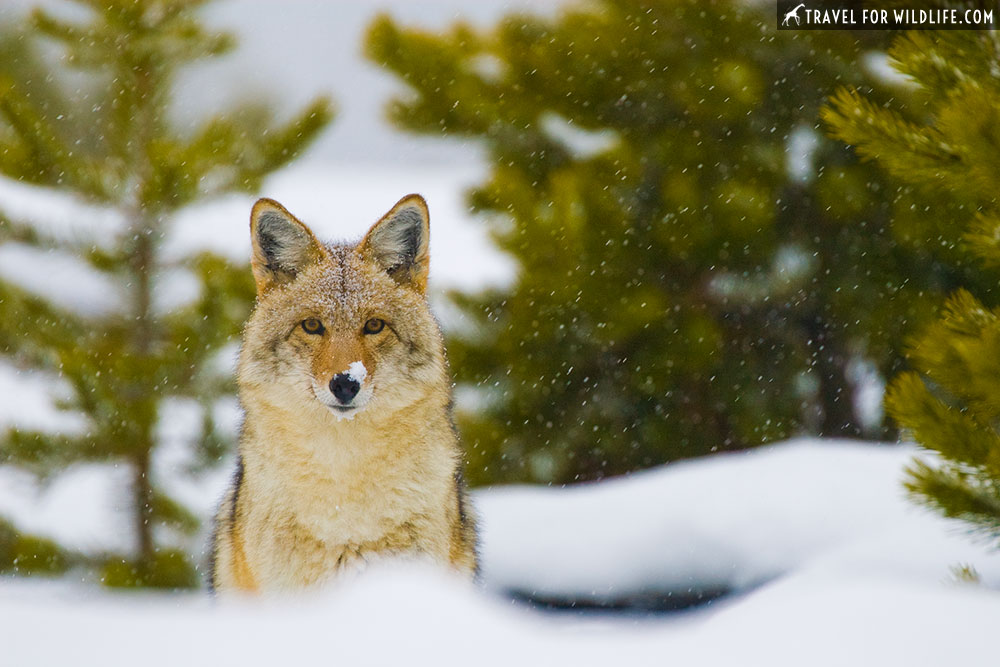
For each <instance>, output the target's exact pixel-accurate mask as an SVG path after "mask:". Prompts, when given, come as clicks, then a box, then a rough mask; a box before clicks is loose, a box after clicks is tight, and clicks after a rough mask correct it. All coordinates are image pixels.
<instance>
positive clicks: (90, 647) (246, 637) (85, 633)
mask: <svg viewBox="0 0 1000 667" xmlns="http://www.w3.org/2000/svg"><path fill="white" fill-rule="evenodd" d="M4 592H5V595H4V596H3V597H2V598H0V627H3V628H4V631H5V632H4V659H5V662H6V663H7V664H12V665H26V664H33V665H61V664H73V665H77V666H80V667H85V666H87V665H94V666H95V667H96V666H98V665H100V666H102V667H103V666H105V665H108V666H114V665H134V664H136V663H137V662H141V664H143V665H146V666H147V667H158V666H161V665H162V666H164V667H175V666H176V665H181V664H190V663H191V662H192V661H196V662H197V663H199V664H239V665H244V666H246V667H253V666H254V665H275V664H289V665H305V664H327V663H331V664H356V665H389V664H406V665H411V664H416V665H422V664H435V665H466V664H470V662H472V663H474V664H476V665H482V666H490V665H512V664H525V662H526V661H527V663H528V664H573V665H616V664H627V665H663V664H683V665H719V666H730V665H769V666H773V667H782V666H785V665H787V666H789V667H801V666H802V665H809V666H810V667H823V666H826V665H830V666H838V667H840V666H842V665H849V664H858V665H907V667H919V666H922V665H926V666H928V667H930V666H939V665H959V664H960V665H966V666H973V665H991V664H994V663H993V662H992V661H993V659H994V656H995V652H994V639H993V634H992V632H993V630H994V626H995V621H996V618H997V617H998V614H1000V600H998V599H997V596H996V595H995V594H993V593H989V592H987V591H984V590H981V589H977V588H974V587H970V586H967V585H945V584H936V585H927V584H924V585H913V586H903V585H899V584H897V583H894V582H880V581H874V580H867V579H864V578H855V579H850V580H833V579H827V578H823V577H808V578H807V577H799V578H791V579H789V580H787V581H784V582H781V583H779V584H775V585H773V586H770V587H768V588H767V589H764V590H762V591H760V592H758V593H757V594H756V595H754V596H751V597H748V598H745V599H742V600H738V601H736V602H734V603H732V604H729V605H719V606H718V608H717V610H716V611H715V612H714V613H700V614H695V615H688V616H682V617H680V618H658V619H655V620H642V621H639V620H636V619H618V620H613V619H609V618H608V617H599V618H593V617H591V618H587V617H565V616H563V617H558V616H557V617H553V616H544V615H541V614H538V613H535V612H529V611H524V610H520V609H518V608H515V607H511V606H510V605H509V604H505V603H503V602H502V601H500V600H497V599H495V598H491V597H489V596H487V595H483V594H482V593H479V592H477V591H475V590H474V589H472V588H471V587H469V586H468V585H466V584H463V583H461V582H458V581H455V580H453V579H452V578H451V577H447V576H445V575H443V574H441V573H439V572H437V571H433V570H430V569H427V568H425V567H420V566H419V565H416V564H415V565H411V566H407V567H402V566H398V567H393V568H377V569H372V570H369V571H368V572H367V573H366V574H365V575H364V576H363V577H360V578H358V579H356V580H354V581H349V582H347V583H345V584H343V585H340V586H335V587H333V588H331V589H330V590H327V591H324V592H322V593H320V594H317V595H306V596H301V597H297V598H287V599H276V600H268V601H265V602H255V601H250V600H239V599H238V600H225V601H221V602H219V603H217V604H211V603H209V601H208V600H207V599H205V598H204V597H201V596H195V595H175V596H165V595H161V596H156V595H149V594H147V595H141V596H137V595H124V594H119V595H110V594H106V595H101V596H97V597H84V596H83V595H82V594H81V593H79V592H74V593H69V594H68V593H66V592H62V593H61V594H58V595H57V594H53V593H52V592H48V591H46V590H44V588H42V589H39V587H38V585H37V584H36V585H34V586H31V587H26V588H23V589H19V588H18V586H16V585H10V586H7V587H5V589H4ZM53 637H58V641H52V638H53Z"/></svg>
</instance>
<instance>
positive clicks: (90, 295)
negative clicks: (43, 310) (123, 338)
mask: <svg viewBox="0 0 1000 667" xmlns="http://www.w3.org/2000/svg"><path fill="white" fill-rule="evenodd" d="M43 267H44V268H43ZM0 279H2V280H4V281H8V282H10V283H13V284H15V285H17V286H18V287H20V288H22V289H24V290H25V291H28V292H31V293H32V294H34V295H36V296H40V297H42V298H44V299H46V300H47V301H49V302H51V303H52V304H54V305H55V306H57V307H59V308H62V309H64V310H67V311H69V312H71V313H76V314H78V315H82V316H84V317H106V316H108V315H114V314H120V313H122V312H124V310H125V297H124V291H123V290H122V289H121V287H120V285H118V284H117V283H116V282H115V281H114V280H112V279H111V278H110V277H109V276H108V275H106V274H102V273H100V272H98V271H97V270H95V269H94V268H93V267H91V266H90V265H89V264H87V263H86V262H85V261H83V260H82V259H80V258H79V257H76V256H74V255H72V254H70V253H67V252H63V251H59V250H47V251H46V250H41V249H39V248H36V247H33V246H31V245H28V244H26V243H20V242H17V241H11V242H7V243H3V244H0Z"/></svg>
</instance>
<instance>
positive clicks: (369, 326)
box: [365, 317, 385, 334]
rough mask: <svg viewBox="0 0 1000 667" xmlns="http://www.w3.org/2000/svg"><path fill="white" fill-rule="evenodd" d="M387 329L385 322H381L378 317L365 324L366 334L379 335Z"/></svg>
mask: <svg viewBox="0 0 1000 667" xmlns="http://www.w3.org/2000/svg"><path fill="white" fill-rule="evenodd" d="M384 328H385V320H380V319H379V318H377V317H373V318H371V319H370V320H368V321H367V322H365V333H366V334H377V333H378V332H379V331H382V329H384Z"/></svg>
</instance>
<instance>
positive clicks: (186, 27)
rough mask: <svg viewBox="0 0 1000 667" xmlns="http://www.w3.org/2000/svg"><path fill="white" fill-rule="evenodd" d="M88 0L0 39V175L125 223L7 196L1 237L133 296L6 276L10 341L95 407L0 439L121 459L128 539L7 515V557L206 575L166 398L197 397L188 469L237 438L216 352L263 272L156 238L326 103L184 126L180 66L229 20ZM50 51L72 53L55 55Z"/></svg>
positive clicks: (28, 461) (57, 452) (234, 184)
mask: <svg viewBox="0 0 1000 667" xmlns="http://www.w3.org/2000/svg"><path fill="white" fill-rule="evenodd" d="M76 4H77V5H79V7H78V9H79V10H81V11H80V12H77V13H74V14H73V16H76V17H82V16H86V17H88V18H87V19H86V20H82V19H79V20H65V19H63V18H62V17H61V16H55V15H52V14H51V13H48V12H46V11H42V10H38V11H35V12H34V14H33V15H32V17H31V21H30V25H28V26H24V27H23V28H22V29H21V30H11V31H9V32H8V33H7V34H6V35H5V36H4V38H3V39H2V40H0V53H2V57H0V173H2V174H3V175H4V176H6V177H8V178H11V179H15V180H18V181H21V182H23V183H30V184H35V185H39V186H45V187H49V188H53V189H56V190H59V191H64V192H68V193H72V194H73V195H75V196H77V197H78V198H81V199H83V200H86V201H88V202H91V203H92V204H95V205H98V206H100V207H104V208H106V209H108V210H110V211H112V212H113V213H114V215H116V216H118V218H120V219H121V220H122V224H121V225H120V226H118V227H114V228H112V226H109V227H108V228H107V229H103V230H100V233H99V236H100V239H99V242H95V240H94V239H86V240H84V239H80V238H75V237H72V236H73V235H68V236H67V235H60V234H53V233H50V232H49V231H45V229H43V228H40V227H39V226H38V225H33V224H31V223H30V222H28V221H25V220H19V219H17V218H16V217H15V216H12V215H8V214H5V213H3V212H0V243H3V244H4V245H3V247H4V248H5V249H7V250H10V249H11V248H14V249H16V252H18V253H20V254H21V255H22V256H24V257H27V258H34V259H33V260H29V261H28V262H27V263H25V262H22V265H25V268H24V269H23V270H24V271H30V272H38V273H40V274H44V272H45V271H46V262H47V261H48V258H51V257H56V256H62V257H66V256H69V257H71V258H74V259H76V260H77V261H79V262H82V263H85V265H86V267H87V268H88V269H89V271H92V272H97V273H98V274H100V276H102V277H103V278H104V279H106V280H107V281H109V282H111V283H113V284H114V285H116V286H117V288H119V292H118V294H119V296H120V297H121V307H120V309H118V310H116V311H115V312H113V313H110V314H108V313H103V314H90V315H86V314H80V313H77V312H73V311H72V310H70V309H67V308H65V307H60V306H59V305H57V304H55V303H52V302H51V301H50V300H46V299H45V298H42V297H41V296H39V295H38V294H37V293H35V292H29V291H26V290H25V289H24V288H23V287H21V286H20V285H19V284H18V283H17V281H0V351H2V353H3V355H4V356H5V357H7V358H8V361H10V362H11V363H13V364H14V365H15V366H17V367H19V368H21V369H23V370H28V369H30V370H33V371H47V372H49V373H50V375H49V377H51V378H52V379H53V380H55V379H60V378H61V381H63V382H66V383H68V385H69V386H70V387H71V392H70V396H68V397H67V400H65V401H64V405H63V407H64V408H65V409H66V410H70V411H76V412H78V413H81V414H82V415H83V416H84V417H85V422H86V425H85V427H83V428H81V429H79V430H78V432H73V433H50V432H28V431H25V430H23V429H19V430H10V431H8V432H7V433H4V434H3V435H2V439H0V462H2V463H5V464H12V465H17V466H21V467H23V468H25V469H27V470H30V471H32V472H34V473H37V474H38V475H39V476H42V477H46V476H51V475H53V474H55V473H57V472H59V471H61V470H64V469H66V468H67V467H69V466H72V465H73V464H75V463H78V462H111V463H114V464H116V465H118V466H120V467H121V466H124V467H125V468H126V469H127V470H128V471H129V476H130V478H131V485H130V487H129V489H128V497H129V499H130V502H129V505H130V508H129V512H130V516H131V520H130V522H131V524H132V526H133V529H132V534H131V535H130V539H131V540H133V541H134V549H133V550H132V551H130V552H128V553H111V552H108V553H105V554H103V555H101V556H99V557H97V558H96V559H95V557H93V556H89V557H87V558H84V557H83V556H81V555H80V554H76V553H71V552H68V551H67V550H65V549H63V548H62V547H60V545H57V544H54V543H52V542H50V541H47V540H43V539H39V538H37V537H33V536H31V535H25V534H22V533H20V532H19V531H18V530H17V529H16V528H15V527H14V526H12V525H10V524H8V523H4V522H0V571H3V570H12V571H15V572H31V571H60V570H62V569H65V568H67V567H72V566H75V565H81V566H84V567H88V568H91V569H93V570H96V571H97V572H98V573H99V576H100V578H101V580H102V581H103V582H104V583H106V584H108V585H118V586H130V585H152V586H169V587H186V586H195V585H197V584H198V575H197V570H196V567H195V565H194V564H193V563H192V562H191V557H190V555H189V549H185V548H183V547H185V546H190V545H186V544H185V542H184V539H185V536H187V535H190V534H192V533H194V532H195V531H196V530H197V528H198V526H199V518H198V517H196V516H194V515H193V514H192V513H191V512H190V511H188V509H187V508H185V507H184V505H183V504H182V503H180V502H178V501H177V500H176V499H174V498H171V497H170V495H169V494H168V493H167V492H166V491H165V490H164V488H163V487H162V485H161V484H160V482H161V480H158V479H157V478H156V476H155V475H154V474H153V471H152V468H151V458H152V457H153V456H154V452H155V450H156V448H157V447H158V446H159V443H158V441H157V438H156V429H157V426H158V421H159V420H160V419H161V418H162V414H161V408H162V406H163V404H164V401H165V400H166V399H170V398H174V399H176V398H187V399H190V400H194V401H197V402H198V403H199V404H200V405H201V407H202V410H201V411H202V421H203V428H202V435H201V438H200V441H199V442H198V452H197V457H196V458H197V463H196V464H194V465H193V466H192V470H190V471H187V473H189V474H194V473H195V472H196V471H197V470H198V469H201V468H204V467H207V466H211V465H213V464H214V463H216V462H217V461H218V459H219V457H220V455H221V453H222V452H223V451H224V450H225V448H226V447H228V446H229V445H230V443H229V442H228V440H229V438H228V436H227V435H226V434H224V433H222V432H220V431H219V429H218V428H217V427H216V424H215V421H214V419H213V406H214V405H215V403H216V401H217V400H218V399H219V398H221V397H223V396H225V395H229V394H232V393H233V387H232V379H231V377H230V373H229V369H225V370H224V371H221V372H220V371H218V370H213V368H217V367H218V366H219V364H217V363H213V360H214V359H215V358H216V356H217V355H218V354H219V353H220V349H221V348H222V347H223V346H224V345H225V344H227V343H231V342H233V341H234V340H235V338H236V336H237V335H238V333H239V330H240V328H241V326H242V323H243V321H244V320H245V318H246V316H247V315H248V313H249V308H250V304H251V303H252V299H253V283H252V280H251V279H250V275H249V272H247V271H246V270H245V268H244V267H238V268H237V267H233V266H231V265H229V264H228V263H227V262H226V261H225V260H223V259H221V258H219V257H217V256H213V255H211V254H208V253H201V254H198V255H197V256H193V257H188V258H186V259H183V260H179V261H168V260H166V259H165V258H164V257H163V255H162V253H161V252H160V248H161V242H162V240H163V238H164V233H165V231H166V229H167V227H168V226H169V225H170V224H171V214H172V213H174V212H175V211H177V210H178V209H180V208H181V207H184V206H186V205H188V204H191V203H192V202H195V201H198V200H203V199H205V198H210V197H215V196H218V195H221V194H224V193H228V192H233V191H244V192H253V191H255V190H256V189H257V188H258V187H259V185H260V182H261V179H262V178H263V177H264V176H265V175H267V174H268V173H270V172H272V171H273V170H275V169H277V168H278V167H281V166H283V165H285V164H286V163H287V162H289V161H290V160H292V159H293V158H294V157H295V156H296V155H298V154H299V153H300V152H301V151H302V150H303V149H304V148H305V147H306V146H307V145H308V144H309V143H310V142H311V141H312V140H313V139H314V138H315V137H316V135H317V133H318V132H319V131H320V130H321V129H322V128H323V127H324V126H325V125H326V124H327V122H328V121H329V119H330V117H331V107H330V104H329V102H328V101H327V100H325V99H318V100H316V101H315V102H314V103H312V104H311V105H310V106H308V108H306V109H304V110H302V111H301V112H300V113H299V114H298V115H297V116H296V117H295V118H293V119H292V120H290V121H289V122H286V123H278V122H277V121H276V120H275V119H274V117H273V115H272V113H271V112H270V110H269V108H268V106H267V105H266V102H261V103H255V104H253V105H247V106H243V107H240V108H234V109H231V110H228V111H227V112H226V113H224V114H221V115H219V116H218V117H214V118H209V119H205V120H204V122H203V123H202V124H200V126H198V127H194V128H193V129H190V130H185V131H180V130H178V129H177V128H174V127H172V126H171V124H170V123H169V122H168V118H167V110H168V107H169V105H170V102H171V94H172V87H173V83H174V80H175V76H176V74H177V72H178V71H179V70H180V69H181V68H182V67H184V66H186V65H188V64H190V63H193V62H195V61H199V60H201V59H204V58H206V57H210V56H215V55H218V54H221V53H224V52H226V51H228V50H230V49H231V48H232V47H233V46H234V44H233V40H232V39H231V37H229V36H228V35H225V34H215V33H213V32H211V31H208V30H206V29H204V28H203V27H202V26H201V25H200V23H199V19H198V18H197V16H196V13H195V11H196V10H197V9H199V8H200V7H201V6H202V5H204V4H206V3H205V2H204V1H201V0H148V1H143V2H136V1H134V0H76ZM43 47H44V48H43ZM46 49H48V50H47V51H46ZM54 50H58V51H59V54H60V56H61V57H59V58H58V59H53V58H49V59H48V60H46V58H45V54H46V53H48V54H50V55H51V54H52V53H53V51H54ZM54 63H55V64H54ZM109 224H110V223H109ZM179 274H184V275H186V276H187V279H188V280H189V281H190V280H191V279H192V278H193V279H194V280H195V281H196V284H197V290H196V291H197V296H196V297H195V298H194V299H192V300H189V301H188V302H185V303H184V304H183V305H174V306H163V305H162V302H161V301H160V300H159V296H160V294H161V292H162V291H163V290H165V289H169V287H170V285H171V284H172V283H174V282H176V281H177V280H179V279H181V278H179V277H178V276H179ZM57 288H58V286H57ZM182 473H183V471H182Z"/></svg>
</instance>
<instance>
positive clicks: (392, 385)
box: [212, 195, 476, 591]
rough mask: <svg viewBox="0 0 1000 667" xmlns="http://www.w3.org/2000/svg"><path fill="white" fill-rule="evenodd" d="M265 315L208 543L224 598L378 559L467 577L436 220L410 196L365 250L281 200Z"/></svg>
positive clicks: (271, 223) (261, 272) (264, 235)
mask: <svg viewBox="0 0 1000 667" xmlns="http://www.w3.org/2000/svg"><path fill="white" fill-rule="evenodd" d="M250 231H251V240H252V246H253V256H252V262H251V264H252V268H253V274H254V279H255V281H256V283H257V305H256V307H255V309H254V312H253V314H252V315H251V316H250V319H249V321H248V322H247V325H246V329H245V332H244V339H243V347H242V350H241V353H240V361H239V371H238V376H237V379H238V384H239V396H240V402H241V404H242V407H243V410H244V413H245V419H244V424H243V430H242V433H241V435H240V444H239V463H238V465H237V470H236V475H235V477H234V481H233V484H232V486H231V488H230V489H229V490H228V492H227V493H226V496H225V498H224V499H223V501H222V504H221V506H220V508H219V512H218V515H217V517H216V530H215V536H214V543H213V546H212V555H213V568H212V583H213V586H214V588H215V589H216V590H219V591H230V590H244V591H273V590H295V589H299V588H303V587H306V586H309V585H311V584H315V583H319V582H322V581H324V580H327V579H329V578H330V577H331V576H333V575H335V574H336V573H337V572H338V571H339V570H341V569H343V568H346V567H350V566H352V565H356V564H357V563H359V562H363V561H366V560H371V559H373V558H378V557H381V556H392V555H405V554H412V555H421V556H425V557H429V558H431V559H434V560H437V561H438V562H441V563H445V564H448V565H450V566H451V567H453V568H454V569H457V570H459V571H461V572H465V573H469V574H470V575H471V574H472V573H473V572H474V571H475V568H476V553H475V543H476V539H475V526H474V522H473V519H472V515H471V511H470V508H469V506H468V503H467V501H466V496H465V487H464V484H463V482H462V472H461V471H462V453H461V449H460V447H459V443H458V439H457V437H456V435H455V431H454V428H453V426H452V419H451V384H450V379H449V376H448V369H447V363H446V361H445V354H444V345H443V341H442V337H441V333H440V330H439V329H438V326H437V323H436V321H435V320H434V317H433V316H432V314H431V312H430V309H429V307H428V305H427V299H426V296H425V291H426V287H427V269H428V260H429V256H428V246H427V241H428V215H427V206H426V204H425V203H424V200H423V199H422V198H421V197H419V196H418V195H410V196H408V197H404V198H403V199H402V200H400V201H399V203H397V204H396V205H395V206H394V207H393V208H392V210H391V211H389V213H387V214H386V215H385V216H384V217H383V218H382V219H381V220H379V221H378V222H377V223H375V225H374V226H373V227H372V228H371V230H369V232H368V233H367V234H366V236H365V237H364V239H362V240H361V241H360V242H359V243H357V244H356V245H350V244H343V245H326V244H322V243H320V242H319V241H317V240H316V238H315V237H314V236H313V234H312V232H311V231H310V230H309V229H308V228H307V227H306V226H305V225H304V224H302V223H301V222H299V221H298V220H296V219H295V218H294V217H293V216H292V215H291V214H290V213H289V212H288V211H287V210H285V209H284V208H283V207H282V206H281V205H280V204H278V203H277V202H274V201H271V200H268V199H262V200H260V201H258V202H257V203H256V204H255V205H254V208H253V212H252V213H251V216H250Z"/></svg>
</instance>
